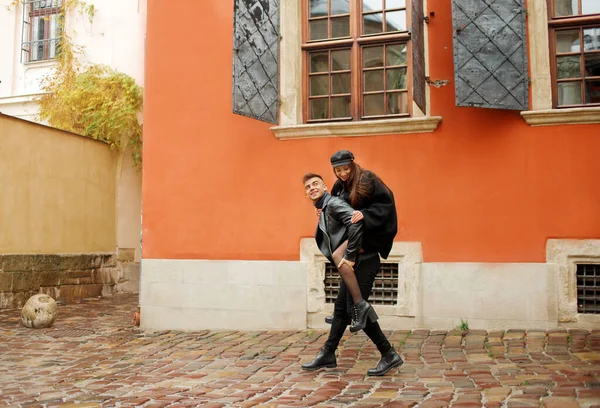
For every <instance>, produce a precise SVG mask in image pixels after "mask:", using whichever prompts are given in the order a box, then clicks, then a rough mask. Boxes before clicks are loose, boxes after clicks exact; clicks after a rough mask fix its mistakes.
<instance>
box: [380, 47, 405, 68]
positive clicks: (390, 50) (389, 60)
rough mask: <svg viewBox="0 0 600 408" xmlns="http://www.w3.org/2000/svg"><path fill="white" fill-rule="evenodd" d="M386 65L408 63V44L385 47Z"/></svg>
mask: <svg viewBox="0 0 600 408" xmlns="http://www.w3.org/2000/svg"><path fill="white" fill-rule="evenodd" d="M385 58H386V60H385V65H387V66H390V65H406V44H394V45H388V46H387V47H385Z"/></svg>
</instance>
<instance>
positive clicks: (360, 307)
mask: <svg viewBox="0 0 600 408" xmlns="http://www.w3.org/2000/svg"><path fill="white" fill-rule="evenodd" d="M353 309H354V321H353V322H352V324H351V325H350V331H351V332H352V333H354V332H357V331H360V330H362V329H364V328H365V326H366V325H367V319H368V320H369V321H371V322H376V321H377V319H378V318H379V317H377V313H375V309H373V307H372V306H371V305H370V304H369V302H367V301H366V300H361V301H360V302H358V303H357V304H355V305H354V306H353Z"/></svg>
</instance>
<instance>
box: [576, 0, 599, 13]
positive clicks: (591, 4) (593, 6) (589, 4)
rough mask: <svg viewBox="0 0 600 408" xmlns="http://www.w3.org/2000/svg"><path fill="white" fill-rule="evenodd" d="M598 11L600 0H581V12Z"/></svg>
mask: <svg viewBox="0 0 600 408" xmlns="http://www.w3.org/2000/svg"><path fill="white" fill-rule="evenodd" d="M596 13H600V1H598V0H581V14H596Z"/></svg>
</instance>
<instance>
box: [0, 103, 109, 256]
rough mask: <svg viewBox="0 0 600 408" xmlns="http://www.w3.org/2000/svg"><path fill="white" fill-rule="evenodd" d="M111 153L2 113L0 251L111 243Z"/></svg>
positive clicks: (66, 249)
mask: <svg viewBox="0 0 600 408" xmlns="http://www.w3.org/2000/svg"><path fill="white" fill-rule="evenodd" d="M114 156H115V154H114V153H113V152H111V150H110V148H109V147H108V146H107V145H106V144H104V143H101V142H98V141H95V140H91V139H88V138H85V137H81V136H76V135H73V134H70V133H67V132H63V131H60V130H56V129H52V128H49V127H46V126H43V125H38V124H34V123H31V122H27V121H24V120H20V119H16V118H13V117H10V116H6V115H2V114H0V231H1V233H0V254H10V253H14V254H16V253H19V254H27V253H36V254H40V253H90V252H114V251H115V249H116V214H115V212H116V206H115V202H116V201H115V194H116V187H115V184H116V178H115V162H116V160H115V157H114Z"/></svg>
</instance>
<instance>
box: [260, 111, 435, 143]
mask: <svg viewBox="0 0 600 408" xmlns="http://www.w3.org/2000/svg"><path fill="white" fill-rule="evenodd" d="M441 121H442V117H441V116H424V117H419V118H401V119H384V120H371V121H360V122H328V123H311V124H306V125H292V126H274V127H272V128H271V130H272V131H273V133H274V134H275V137H277V139H280V140H288V139H310V138H317V137H332V136H336V137H357V136H375V135H396V134H403V133H430V132H433V131H434V130H435V129H436V128H437V127H438V125H439V123H440V122H441Z"/></svg>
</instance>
